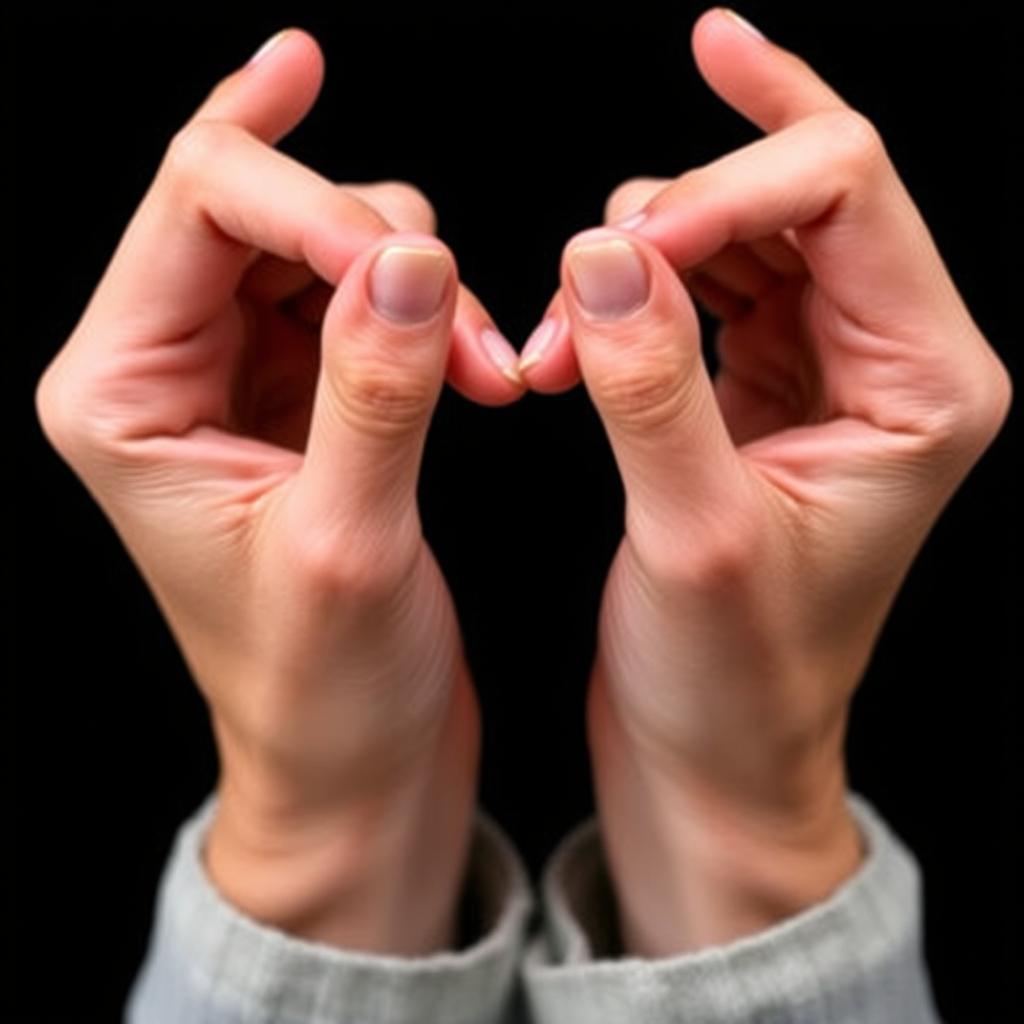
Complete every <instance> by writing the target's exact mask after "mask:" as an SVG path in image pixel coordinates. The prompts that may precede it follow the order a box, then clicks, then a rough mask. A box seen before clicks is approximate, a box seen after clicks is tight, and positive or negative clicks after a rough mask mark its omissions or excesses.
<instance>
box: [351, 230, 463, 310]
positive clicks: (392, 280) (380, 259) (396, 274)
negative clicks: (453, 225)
mask: <svg viewBox="0 0 1024 1024" xmlns="http://www.w3.org/2000/svg"><path fill="white" fill-rule="evenodd" d="M451 277H452V261H451V259H450V258H449V256H448V253H446V252H444V251H443V250H441V249H428V248H426V247H423V248H418V247H415V246H410V245H389V246H388V247H387V248H386V249H384V250H383V251H382V252H381V253H380V254H379V255H378V256H377V259H376V260H375V261H374V264H373V269H372V270H371V271H370V301H371V302H372V303H373V305H374V307H375V308H376V310H377V312H378V313H383V314H384V316H386V317H387V318H388V319H389V320H395V321H397V322H398V323H417V322H419V321H422V320H429V319H430V318H431V317H432V316H433V315H434V314H435V313H436V312H437V311H438V310H439V309H440V308H441V305H442V303H443V302H444V295H445V287H446V286H447V284H448V282H449V280H450V279H451Z"/></svg>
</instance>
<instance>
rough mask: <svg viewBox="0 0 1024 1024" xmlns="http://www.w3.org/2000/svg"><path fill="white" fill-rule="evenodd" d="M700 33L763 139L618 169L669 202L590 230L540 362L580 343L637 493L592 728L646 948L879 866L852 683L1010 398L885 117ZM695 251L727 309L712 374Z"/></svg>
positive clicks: (718, 936) (720, 306) (630, 909)
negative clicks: (863, 804) (638, 176)
mask: <svg viewBox="0 0 1024 1024" xmlns="http://www.w3.org/2000/svg"><path fill="white" fill-rule="evenodd" d="M693 46H694V52H695V55H696V59H697V63H698V65H699V67H700V70H701V72H702V74H703V75H704V77H705V78H706V79H707V81H708V82H709V83H710V85H711V86H712V88H714V89H715V91H716V92H717V93H718V94H719V95H720V96H722V97H723V98H724V99H725V100H726V101H727V102H729V103H730V104H731V105H732V106H734V107H735V108H736V109H737V110H738V111H740V112H741V113H742V114H744V115H745V116H746V117H748V118H749V119H750V120H752V121H753V122H754V123H756V124H757V125H759V126H760V127H761V128H762V129H763V130H764V131H765V132H767V133H768V135H767V136H766V137H765V138H764V139H761V140H759V141H757V142H755V143H753V144H751V145H749V146H746V147H744V148H742V149H740V150H739V151H737V152H734V153H731V154H729V155H727V156H724V157H722V158H721V159H719V160H716V161H714V162H713V163H711V164H709V165H707V166H705V167H701V168H699V169H697V170H694V171H690V172H688V173H686V174H684V175H682V176H681V177H680V178H678V179H676V180H675V181H672V182H669V183H665V182H652V181H638V182H633V183H631V184H630V186H629V188H627V189H621V190H619V191H618V192H616V194H615V195H614V196H613V197H612V201H611V202H610V203H609V209H608V213H609V215H610V216H612V217H614V218H619V217H623V216H625V215H627V214H632V213H635V212H636V205H635V204H637V202H638V201H640V202H646V207H645V211H644V212H645V213H646V216H645V217H644V218H643V219H642V220H640V221H638V222H631V226H630V227H629V229H628V230H624V229H619V230H616V229H614V227H611V228H599V229H595V230H592V231H588V232H585V233H583V234H581V235H579V236H577V237H575V238H574V239H572V240H571V241H570V243H569V244H568V246H567V248H566V251H565V253H564V255H563V261H562V289H561V293H560V295H559V296H558V297H557V298H556V300H555V302H554V303H553V304H552V307H551V308H552V309H554V310H559V309H560V310H562V311H563V312H564V315H565V317H566V326H565V329H564V332H562V333H559V334H557V336H556V339H555V341H553V342H552V343H551V346H554V347H551V346H549V349H548V353H547V354H546V355H545V356H544V358H543V359H542V360H541V361H540V362H538V363H535V364H534V365H533V368H532V369H531V370H528V371H527V376H528V379H529V380H530V382H531V384H533V383H534V382H535V380H536V381H538V382H539V383H540V385H541V387H540V389H541V390H552V389H559V388H562V387H564V386H566V385H567V384H568V383H569V382H570V381H571V377H572V363H571V360H569V358H568V353H567V351H566V350H565V349H564V348H560V347H559V345H561V344H562V343H563V342H562V340H561V339H563V337H564V338H571V341H572V347H573V350H574V355H575V358H576V359H577V360H578V364H579V369H580V371H581V372H582V377H583V380H584V383H585V384H586V387H587V389H588V391H589V392H590V395H591V397H592V399H593V401H594V403H595V405H596V407H597V410H598V412H599V414H600V415H601V417H602V419H603V422H604V425H605V428H606V430H607V433H608V436H609V439H610V441H611V445H612V448H613V451H614V454H615V458H616V460H617V462H618V465H619V469H620V471H621V473H622V477H623V481H624V486H625V491H626V529H625V536H624V538H623V540H622V543H621V545H620V547H619V549H618V551H617V553H616V557H615V559H614V561H613V564H612V567H611V571H610V573H609V577H608V581H607V584H606V587H605V591H604V596H603V602H602V607H601V616H600V624H599V644H598V650H597V656H596V660H595V662H594V668H593V675H592V679H591V686H590V690H589V700H588V728H589V736H590V743H591V750H592V755H593V759H594V771H595V781H596V791H597V799H598V805H599V809H600V815H601V821H602V829H603V834H604V840H605V843H606V848H607V851H608V856H609V860H610V864H611V868H612V871H613V874H614V878H615V884H616V888H617V894H618V897H619V901H620V909H621V918H622V933H623V937H624V941H625V943H626V946H627V948H628V949H629V950H630V951H631V952H634V953H638V954H639V955H643V956H661V955H669V954H672V953H678V952H681V951H684V950H688V949H694V948H698V947H700V946H704V945H708V944H712V943H717V942H722V941H727V940H730V939H733V938H735V937H737V936H739V935H743V934H746V933H749V932H752V931H756V930H759V929H761V928H763V927H765V926H767V925H769V924H771V923H772V922H774V921H777V920H779V919H781V918H783V917H786V916H788V915H790V914H792V913H795V912H796V911H798V910H800V909H802V908H803V907H806V906H808V905H810V904H811V903H813V902H816V901H818V900H820V899H822V898H823V897H824V896H826V895H827V894H828V893H829V892H830V891H831V890H832V889H833V888H834V887H835V885H836V884H838V882H839V881H841V880H842V879H844V878H846V877H848V876H849V875H850V874H851V873H852V872H853V871H854V870H855V869H856V867H857V865H858V864H859V863H860V860H861V857H862V851H861V849H860V842H859V837H858V835H857V831H856V827H855V825H854V823H853V821H852V819H851V817H850V815H849V812H848V808H847V806H846V802H845V779H844V765H843V757H842V747H843V739H844V733H845V723H846V715H847V708H848V704H849V700H850V697H851V695H852V693H853V691H854V689H855V687H856V685H857V683H858V681H859V679H860V677H861V675H862V673H863V671H864V668H865V665H866V663H867V660H868V658H869V656H870V653H871V650H872V647H873V645H874V642H875V639H876V636H877V634H878V632H879V629H880V627H881V625H882V623H883V621H884V619H885V616H886V614H887V612H888V609H889V607H890V604H891V602H892V599H893V597H894V595H895V594H896V592H897V590H898V588H899V586H900V583H901V581H902V580H903V578H904V575H905V573H906V572H907V570H908V568H909V566H910V564H911V562H912V560H913V558H914V556H915V554H916V552H917V551H918V549H919V547H920V545H921V543H922V541H923V540H924V538H925V536H926V534H927V532H928V530H929V529H930V527H931V525H932V523H933V522H934V521H935V519H936V517H937V516H938V515H939V513H940V511H941V510H942V508H943V506H944V505H945V503H946V502H947V501H948V499H949V498H950V496H951V495H952V494H953V492H954V490H955V489H956V487H957V486H958V485H959V483H960V482H961V480H962V479H963V478H964V476H965V475H966V474H967V473H968V471H969V470H970V468H971V466H972V465H973V464H974V462H975V461H976V460H977V459H978V458H979V457H980V455H981V453H982V452H983V451H984V449H985V448H986V446H987V445H988V444H989V443H990V442H991V440H992V439H993V437H994V436H995V435H996V433H997V432H998V430H999V429H1000V426H1001V424H1002V423H1003V420H1004V418H1005V416H1006V413H1007V409H1008V406H1009V402H1010V383H1009V378H1008V375H1007V373H1006V370H1005V369H1004V367H1003V366H1002V364H1001V363H1000V361H999V359H998V358H997V356H996V355H995V353H994V352H993V350H992V348H991V347H990V345H989V344H988V342H987V340H986V339H985V337H984V336H983V335H982V332H981V330H980V329H979V328H978V326H977V324H975V322H974V321H973V320H972V318H971V315H970V313H969V311H968V310H967V308H966V307H965V305H964V302H963V300H962V298H961V296H960V295H959V293H958V292H957V289H956V287H955V285H954V283H953V281H952V280H951V279H950V276H949V273H948V271H947V269H946V267H945V266H944V264H943V261H942V259H941V257H940V255H939V253H938V252H937V250H936V247H935V244H934V241H933V239H932V237H931V235H930V233H929V231H928V228H927V226H926V225H925V223H924V222H923V220H922V218H921V215H920V213H919V211H918V210H917V208H916V207H915V205H914V203H913V202H912V200H911V198H910V196H909V195H908V194H907V192H906V189H905V188H904V186H903V184H902V182H901V181H900V178H899V177H898V175H897V173H896V171H895V169H894V168H893V166H892V164H891V162H890V160H889V157H888V155H887V152H886V149H885V146H884V144H883V142H882V140H881V139H880V137H879V135H878V132H877V130H876V129H875V128H874V126H873V125H872V124H871V122H870V121H869V120H868V119H867V118H866V117H864V116H863V115H862V114H860V113H858V112H857V111H855V110H853V109H851V108H850V107H849V106H848V105H847V104H846V103H845V102H844V101H843V100H842V99H841V98H840V97H839V96H838V95H837V94H836V93H835V92H834V91H833V90H832V89H831V88H830V87H829V86H828V85H827V84H826V83H825V82H824V81H822V80H821V78H820V77H819V76H818V75H817V74H816V73H815V72H814V71H813V70H812V69H811V68H810V67H809V66H808V65H807V64H806V63H805V62H804V61H802V60H801V59H800V58H799V57H797V56H796V55H794V54H792V53H790V52H788V51H786V50H785V49H782V48H781V47H779V46H777V45H775V44H773V43H772V42H770V41H767V40H763V39H759V38H757V37H756V36H754V35H752V34H750V33H748V32H747V31H745V30H744V29H743V28H741V27H740V26H739V25H738V24H737V23H736V22H735V21H734V20H733V19H732V18H730V17H729V16H727V15H725V14H723V13H722V12H721V11H719V10H715V11H709V12H707V13H705V14H704V15H702V17H701V18H700V19H699V20H698V21H697V23H696V25H695V27H694V33H693ZM680 275H683V276H684V277H685V278H686V280H687V283H688V285H689V288H690V289H691V290H692V291H693V292H695V293H696V294H697V296H698V298H699V299H701V300H702V301H704V302H705V303H706V304H707V305H708V306H709V308H710V309H711V310H712V311H713V312H715V313H717V314H718V315H719V316H720V317H721V319H722V320H723V321H724V322H723V324H722V327H721V329H720V331H719V333H718V337H717V344H718V352H719V356H720V364H721V369H720V371H719V372H718V374H717V376H716V377H715V379H714V381H712V380H710V379H709V377H708V374H707V372H706V369H705V366H704V363H703V361H702V358H701V351H700V336H699V323H698V319H697V315H696V310H695V308H694V305H693V302H692V301H691V298H690V294H689V291H688V289H687V287H685V286H684V284H683V283H681V281H680ZM584 300H585V301H584ZM549 359H550V360H551V362H550V363H549V362H548V360H549Z"/></svg>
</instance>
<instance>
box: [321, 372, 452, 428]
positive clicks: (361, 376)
mask: <svg viewBox="0 0 1024 1024" xmlns="http://www.w3.org/2000/svg"><path fill="white" fill-rule="evenodd" d="M332 379H333V381H334V386H335V390H336V395H337V399H338V404H339V408H340V409H341V411H342V414H343V415H345V416H346V417H348V419H349V420H350V422H352V423H353V425H354V426H355V427H357V428H358V429H359V430H361V431H362V432H364V433H370V434H375V435H378V436H381V437H395V436H402V435H404V434H407V433H409V432H410V431H413V430H415V429H417V428H419V427H420V426H421V425H422V423H423V421H424V420H425V419H426V417H427V416H428V415H429V412H430V409H431V408H432V406H433V401H434V392H435V389H434V387H433V386H432V384H431V382H429V381H428V380H427V379H425V378H424V377H423V376H420V375H416V374H412V373H409V372H408V370H406V369H404V368H402V367H399V366H395V365H393V364H390V363H383V362H377V361H370V360H359V361H358V362H354V363H352V364H350V365H348V366H345V367H343V368H341V369H339V371H338V372H337V373H336V374H335V375H334V376H333V378H332Z"/></svg>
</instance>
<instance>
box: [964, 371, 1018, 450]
mask: <svg viewBox="0 0 1024 1024" xmlns="http://www.w3.org/2000/svg"><path fill="white" fill-rule="evenodd" d="M1012 404H1013V381H1012V380H1011V378H1010V374H1009V372H1008V371H1007V369H1006V367H1005V366H1004V365H1003V363H1002V362H1001V361H1000V360H999V359H998V358H997V357H995V356H993V357H992V360H991V362H990V365H989V366H987V367H986V369H985V370H984V372H982V373H980V374H979V375H978V383H977V384H976V385H975V387H974V388H973V394H972V395H971V396H970V397H969V398H968V399H967V400H966V401H965V402H964V413H963V423H962V426H961V428H960V430H959V431H958V435H959V436H962V437H963V439H964V440H965V441H966V442H967V443H968V444H969V445H970V447H971V449H972V450H973V451H983V450H984V449H986V448H987V447H988V446H989V445H990V444H991V443H992V442H993V441H994V440H995V438H996V436H997V435H998V434H999V432H1000V431H1001V430H1002V428H1003V424H1004V423H1005V422H1006V419H1007V417H1008V416H1009V413H1010V407H1011V405H1012Z"/></svg>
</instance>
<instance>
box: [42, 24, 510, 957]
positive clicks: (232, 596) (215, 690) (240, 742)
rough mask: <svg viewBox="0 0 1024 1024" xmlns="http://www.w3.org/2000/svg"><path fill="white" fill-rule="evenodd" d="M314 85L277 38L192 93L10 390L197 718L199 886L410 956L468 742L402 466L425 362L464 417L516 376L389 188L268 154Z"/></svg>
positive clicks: (460, 690)
mask: <svg viewBox="0 0 1024 1024" xmlns="http://www.w3.org/2000/svg"><path fill="white" fill-rule="evenodd" d="M322 76H323V59H322V56H321V53H320V50H319V47H318V45H317V44H316V42H315V40H313V38H312V37H310V36H309V35H307V34H306V33H304V32H302V31H300V30H291V31H288V32H286V33H285V34H284V35H283V36H281V37H280V38H279V39H278V40H277V41H276V45H275V46H273V47H272V48H270V49H269V50H268V51H267V52H265V53H264V54H263V55H262V56H261V58H260V59H259V60H258V61H256V62H255V63H250V64H249V65H247V66H245V67H244V68H241V69H239V70H238V71H236V72H234V73H233V74H231V75H229V76H228V77H227V78H225V79H224V80H223V81H221V82H220V83H219V84H218V86H217V87H216V88H215V89H214V90H213V91H212V93H211V94H210V95H209V97H208V98H207V99H206V101H205V102H204V103H203V104H202V106H200V108H199V109H198V111H197V112H196V113H195V115H194V116H193V117H192V119H191V120H190V122H189V123H188V124H187V125H185V126H184V127H183V128H182V129H181V130H180V131H179V132H178V133H177V134H176V136H175V138H174V139H173V141H172V143H171V145H170V147H169V148H168V150H167V153H166V156H165V159H164V161H163V163H162V165H161V166H160V168H159V171H158V173H157V175H156V178H155V180H154V182H153V184H152V187H151V188H150V189H149V191H148V193H147V195H146V196H145V197H144V199H143V201H142V203H141V205H140V206H139V208H138V210H137V211H136V213H135V215H134V217H133V218H132V220H131V223H130V224H129V225H128V227H127V230H126V231H125V233H124V235H123V237H122V239H121V241H120V244H119V246H118V248H117V250H116V252H115V253H114V256H113V258H112V260H111V263H110V265H109V267H108V268H107V270H106V273H105V274H104V276H103V278H102V280H101V281H100V283H99V285H98V287H97V289H96V290H95V293H94V294H93V296H92V298H91V300H90V302H89V304H88V308H87V309H86V310H85V312H84V314H83V316H82V317H81V320H80V321H79V323H78V324H77V325H76V327H75V329H74V331H73V333H72V335H71V337H70V338H69V339H68V340H67V342H66V343H65V345H64V347H63V348H62V350H61V351H60V352H59V353H58V354H57V356H56V357H55V359H54V360H53V362H52V363H51V364H50V365H49V366H48V367H47V369H46V371H45V373H44V374H43V376H42V378H41V380H40V382H39V385H38V388H37V393H36V403H37V410H38V415H39V418H40V421H41V423H42V426H43V428H44V431H45V433H46V435H47V437H48V438H49V440H50V441H51V443H52V444H53V445H54V447H55V448H56V449H57V451H58V452H59V453H60V454H61V455H62V457H63V458H64V459H65V460H66V461H67V462H68V463H69V465H70V466H71V467H72V469H73V470H74V471H75V472H76V473H77V474H78V475H79V476H80V477H81V479H82V481H83V482H84V484H85V485H86V486H87V487H88V488H89V490H90V492H91V493H92V495H93V496H94V497H95V499H96V500H97V501H98V502H99V504H100V505H101V507H102V508H103V510H104V511H105V513H106V514H107V515H108V517H109V518H110V520H111V521H112V523H113V524H114V526H115V528H116V529H117V531H118V533H119V535H120V537H121V538H122V540H123V541H124V543H125V545H126V547H127V549H128V551H129V552H130V554H131V556H132V557H133V559H134V560H135V562H136V563H137V565H138V567H139V569H140V571H141V572H142V573H143V575H144V577H145V579H146V580H147V582H148V584H149V585H150V587H151V588H152V591H153V593H154V595H155V597H156V600H157V601H158V603H159V605H160V607H161V609H162V611H163V613H164V614H165V616H166V618H167V621H168V623H169V624H170V627H171V629H172V630H173V632H174V634H175V637H176V639H177V640H178V642H179V643H180V645H181V648H182V651H183V653H184V656H185V658H186V660H187V662H188V664H189V667H190V669H191V670H192V672H193V674H194V676H195V679H196V680H197V682H198V684H199V686H200V688H201V689H202V692H203V694H204V695H205V697H206V698H207V701H208V703H209V707H210V709H211V716H212V722H213V727H214V731H215V735H216V739H217V743H218V747H219V753H220V757H221V780H220V786H219V791H220V801H219V805H218V811H217V815H216V817H215V820H214V822H213V824H212V827H211V831H210V834H209V842H208V846H207V849H206V856H207V858H208V869H209V871H210V874H211V877H212V879H213V881H214V883H215V884H217V885H218V886H219V887H220V888H221V889H222V891H223V892H224V894H225V895H226V896H227V897H228V898H229V899H230V900H231V901H232V902H234V903H235V904H236V905H238V906H240V907H241V908H242V909H243V910H244V911H247V912H248V913H250V914H252V915H254V916H255V917H257V918H259V919H261V920H264V921H267V922H269V923H272V924H275V925H278V926H280V927H282V928H286V929H287V930H290V931H293V932H296V933H298V934H301V935H303V936H306V937H309V938H312V939H318V940H322V941H327V942H334V943H337V944H339V945H342V946H346V947H350V948H358V949H364V950H384V951H389V952H393V953H402V954H412V953H421V952H429V951H431V950H434V949H438V948H443V947H445V946H447V945H448V944H449V943H450V942H451V941H452V938H453V928H454V915H455V907H456V899H457V895H458V890H459V887H460V885H461V877H462V870H463V867H464V862H465V856H466V854H467V845H468V836H469V828H470V824H471V814H472V810H473V805H474V803H475V783H476V769H477V758H478V744H479V721H478V711H477V706H476V700H475V696H474V694H473V690H472V686H471V682H470V678H469V673H468V670H467V666H466V663H465V660H464V657H463V651H462V644H461V638H460V634H459V631H458V626H457V623H456V618H455V613H454V609H453V605H452V600H451V597H450V594H449V592H448V589H447V587H446V585H445V583H444V580H443V578H442V575H441V572H440V570H439V568H438V566H437V564H436V563H435V561H434V558H433V555H432V553H431V551H430V550H429V548H428V546H427V545H426V543H425V542H424V539H423V536H422V532H421V528H420V521H419V516H418V510H417V507H416V481H417V474H418V470H419V462H420V457H421V453H422V448H423V443H424V439H425V435H426V431H427V428H428V424H429V420H430V417H431V414H432V411H433V407H434V405H435V403H436V400H437V398H438V395H439V392H440V389H441V387H442V386H443V381H444V379H445V375H446V372H447V373H448V374H449V377H448V379H449V380H451V381H452V383H453V384H456V385H457V386H459V387H460V388H461V389H462V390H463V391H464V393H468V394H471V395H472V396H473V397H474V398H476V399H477V400H480V401H483V402H490V403H499V402H504V401H509V400H511V399H512V398H515V397H518V395H520V394H521V393H522V387H521V385H518V384H515V383H513V381H512V380H511V379H510V378H508V377H507V376H502V374H501V373H500V371H499V370H498V368H497V367H496V366H495V365H494V364H493V363H491V362H489V361H488V359H487V358H486V356H485V350H484V349H483V348H481V347H479V344H478V339H477V334H478V333H479V330H480V328H481V327H486V326H488V325H489V323H490V321H489V318H488V317H487V316H486V314H485V313H484V311H483V310H482V307H480V306H479V304H478V303H477V302H476V301H475V300H474V299H473V298H472V296H471V295H470V294H469V293H468V292H467V291H466V290H465V289H462V288H460V286H459V285H458V281H457V275H456V267H455V264H454V261H453V258H452V255H451V253H450V252H449V250H448V249H447V247H446V246H445V245H444V244H443V243H441V242H440V241H438V240H437V239H436V238H434V237H432V234H431V232H432V230H433V220H434V218H433V211H432V210H431V208H430V205H429V203H427V202H426V200H425V199H423V197H422V196H420V195H419V193H418V192H416V190H415V189H413V188H411V187H410V186H405V185H402V184H401V183H384V184H380V185H360V186H343V187H340V188H339V187H338V186H336V185H334V184H332V183H330V182H328V181H326V180H324V179H322V178H321V177H319V176H318V175H317V174H315V173H313V172H312V171H310V170H309V169H307V168H305V167H304V166H302V165H301V164H299V163H297V162H295V161H294V160H292V159H290V158H288V157H286V156H285V155H283V154H281V153H280V152H278V151H276V150H275V149H273V148H272V146H273V143H274V142H275V141H276V140H277V139H279V138H281V137H282V136H283V135H285V134H286V133H287V132H288V131H290V130H291V129H292V128H293V127H294V126H295V125H296V124H297V123H298V122H299V121H300V120H301V119H302V117H304V116H305V113H306V112H307V111H308V109H309V107H310V106H311V105H312V103H313V101H314V99H315V97H316V94H317V92H318V91H319V88H320V83H321V81H322ZM388 218H390V222H389V220H388ZM396 227H398V228H400V229H402V230H400V231H399V232H397V233H395V232H394V229H395V228H396ZM489 340H490V342H493V340H494V339H493V337H491V338H490V339H489Z"/></svg>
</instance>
